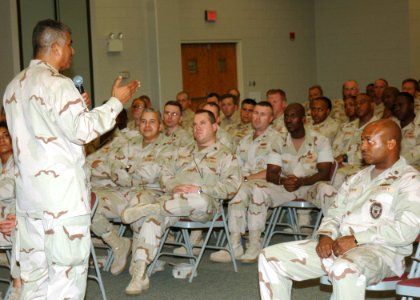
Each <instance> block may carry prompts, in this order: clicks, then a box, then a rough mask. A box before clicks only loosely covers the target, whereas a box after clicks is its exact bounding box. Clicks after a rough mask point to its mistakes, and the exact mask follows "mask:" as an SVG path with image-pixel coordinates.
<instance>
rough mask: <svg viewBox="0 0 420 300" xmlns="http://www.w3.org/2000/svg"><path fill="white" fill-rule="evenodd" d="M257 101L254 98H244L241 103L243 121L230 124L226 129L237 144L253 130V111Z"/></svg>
mask: <svg viewBox="0 0 420 300" xmlns="http://www.w3.org/2000/svg"><path fill="white" fill-rule="evenodd" d="M256 104H257V103H256V102H255V100H253V99H244V100H243V101H242V104H241V110H240V118H241V121H240V122H239V123H237V124H233V125H230V126H228V127H227V128H226V131H227V132H228V133H229V134H230V135H231V136H232V137H233V139H234V140H235V144H236V145H237V144H238V143H239V141H240V140H241V139H242V138H243V137H245V136H246V135H248V134H249V133H250V132H251V131H252V125H251V120H252V112H253V111H254V107H255V105H256Z"/></svg>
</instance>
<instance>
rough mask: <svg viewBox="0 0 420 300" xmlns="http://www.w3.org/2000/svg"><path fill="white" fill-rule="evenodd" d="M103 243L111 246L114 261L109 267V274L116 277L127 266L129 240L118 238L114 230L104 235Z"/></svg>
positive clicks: (129, 247)
mask: <svg viewBox="0 0 420 300" xmlns="http://www.w3.org/2000/svg"><path fill="white" fill-rule="evenodd" d="M102 238H103V240H104V241H105V243H107V244H108V245H109V246H111V249H112V252H113V254H114V261H113V262H112V265H111V274H113V275H118V274H120V273H122V271H124V269H125V266H126V265H127V259H128V256H129V255H130V252H131V251H130V250H131V240H130V239H129V238H125V237H119V236H118V234H117V232H116V231H115V230H112V231H111V232H108V233H105V234H104V235H103V236H102Z"/></svg>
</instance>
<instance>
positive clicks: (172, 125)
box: [163, 101, 193, 147]
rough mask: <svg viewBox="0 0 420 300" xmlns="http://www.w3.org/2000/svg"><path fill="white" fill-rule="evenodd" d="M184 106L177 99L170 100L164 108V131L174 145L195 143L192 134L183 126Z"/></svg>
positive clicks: (182, 145) (181, 145)
mask: <svg viewBox="0 0 420 300" xmlns="http://www.w3.org/2000/svg"><path fill="white" fill-rule="evenodd" d="M181 122H182V106H181V104H180V103H179V102H177V101H168V102H166V104H165V107H164V108H163V125H165V128H164V133H165V135H166V136H167V137H168V140H169V143H171V144H172V146H174V147H184V146H188V145H189V144H191V143H193V139H192V137H191V135H190V134H189V133H188V132H187V131H186V130H185V129H183V128H182V127H181V125H180V124H181Z"/></svg>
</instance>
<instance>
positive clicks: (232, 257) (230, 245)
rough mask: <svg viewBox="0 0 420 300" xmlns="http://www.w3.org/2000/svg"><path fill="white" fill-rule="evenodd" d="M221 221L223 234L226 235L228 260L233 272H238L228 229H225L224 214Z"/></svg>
mask: <svg viewBox="0 0 420 300" xmlns="http://www.w3.org/2000/svg"><path fill="white" fill-rule="evenodd" d="M222 219H223V224H224V226H223V227H224V230H225V233H226V239H227V244H228V247H229V253H230V258H231V260H232V264H233V269H234V270H235V272H238V267H237V265H236V258H235V253H234V252H233V247H232V242H231V240H230V236H229V229H228V227H227V222H226V216H225V214H222Z"/></svg>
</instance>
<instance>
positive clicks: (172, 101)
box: [163, 100, 182, 116]
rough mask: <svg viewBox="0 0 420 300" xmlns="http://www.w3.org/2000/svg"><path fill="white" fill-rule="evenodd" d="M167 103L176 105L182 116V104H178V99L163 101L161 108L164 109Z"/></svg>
mask: <svg viewBox="0 0 420 300" xmlns="http://www.w3.org/2000/svg"><path fill="white" fill-rule="evenodd" d="M168 105H172V106H176V107H178V108H179V111H180V112H181V116H182V106H181V104H179V102H178V101H174V100H169V101H168V102H166V103H165V105H164V107H163V109H165V107H167V106H168Z"/></svg>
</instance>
